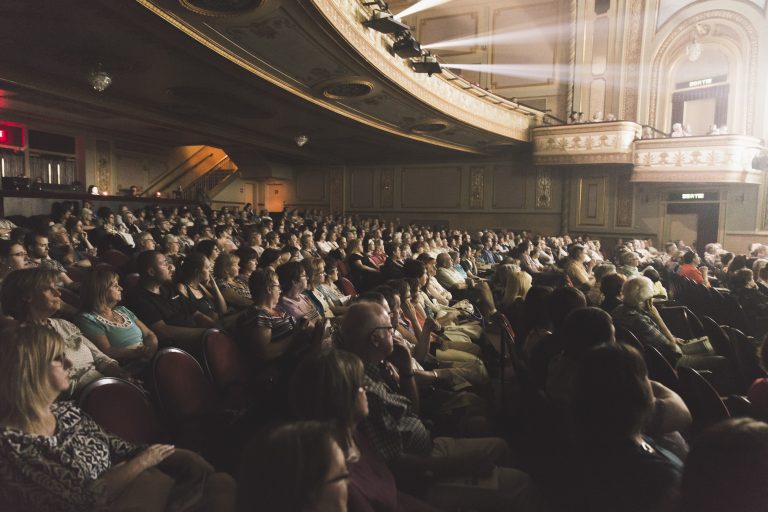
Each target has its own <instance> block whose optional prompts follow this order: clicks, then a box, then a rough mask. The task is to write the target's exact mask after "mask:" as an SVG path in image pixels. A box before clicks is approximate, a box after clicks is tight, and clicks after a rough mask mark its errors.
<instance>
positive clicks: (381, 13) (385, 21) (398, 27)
mask: <svg viewBox="0 0 768 512" xmlns="http://www.w3.org/2000/svg"><path fill="white" fill-rule="evenodd" d="M363 5H365V6H370V5H375V6H376V10H375V11H374V12H373V15H372V16H371V18H370V19H368V20H366V21H364V22H363V25H365V26H366V27H368V28H372V29H373V30H376V31H377V32H381V33H382V34H401V33H403V32H406V31H407V30H408V25H406V24H405V23H403V22H402V21H400V20H397V19H395V17H394V16H393V15H392V13H391V12H389V6H388V5H387V3H386V2H384V1H382V0H374V1H371V2H365V3H363Z"/></svg>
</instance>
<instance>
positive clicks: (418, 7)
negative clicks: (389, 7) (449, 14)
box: [395, 0, 451, 19]
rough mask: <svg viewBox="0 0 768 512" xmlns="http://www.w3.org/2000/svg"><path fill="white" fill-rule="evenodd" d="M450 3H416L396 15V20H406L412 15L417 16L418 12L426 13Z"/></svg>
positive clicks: (424, 0) (426, 0) (429, 0)
mask: <svg viewBox="0 0 768 512" xmlns="http://www.w3.org/2000/svg"><path fill="white" fill-rule="evenodd" d="M450 1H451V0H421V1H420V2H416V3H415V4H413V5H412V6H410V7H408V8H407V9H405V10H404V11H401V12H399V13H398V14H395V19H400V18H404V17H406V16H410V15H411V14H416V13H417V12H421V11H425V10H427V9H431V8H433V7H437V6H438V5H443V4H446V3H448V2H450Z"/></svg>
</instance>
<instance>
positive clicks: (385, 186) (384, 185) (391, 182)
mask: <svg viewBox="0 0 768 512" xmlns="http://www.w3.org/2000/svg"><path fill="white" fill-rule="evenodd" d="M379 191H380V199H379V204H380V205H381V207H382V208H392V207H393V206H394V198H395V170H394V169H393V168H391V167H385V168H383V169H381V179H380V189H379Z"/></svg>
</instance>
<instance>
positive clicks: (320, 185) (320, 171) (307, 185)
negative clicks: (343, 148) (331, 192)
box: [296, 168, 327, 203]
mask: <svg viewBox="0 0 768 512" xmlns="http://www.w3.org/2000/svg"><path fill="white" fill-rule="evenodd" d="M325 179H326V170H325V169H324V168H317V169H308V170H301V171H298V172H297V173H296V202H298V203H319V202H324V201H327V197H326V193H325V187H326V184H325Z"/></svg>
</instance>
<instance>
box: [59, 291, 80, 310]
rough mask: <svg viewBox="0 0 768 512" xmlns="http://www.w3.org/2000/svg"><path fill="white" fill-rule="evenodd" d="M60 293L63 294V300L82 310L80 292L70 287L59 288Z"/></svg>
mask: <svg viewBox="0 0 768 512" xmlns="http://www.w3.org/2000/svg"><path fill="white" fill-rule="evenodd" d="M59 293H60V294H61V300H63V301H64V302H66V303H67V304H69V305H70V306H72V307H73V308H75V309H77V310H80V296H79V295H78V294H76V293H75V292H73V291H72V290H70V289H69V288H59Z"/></svg>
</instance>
